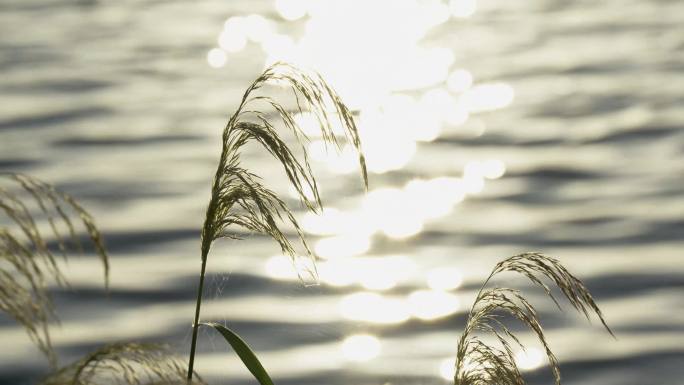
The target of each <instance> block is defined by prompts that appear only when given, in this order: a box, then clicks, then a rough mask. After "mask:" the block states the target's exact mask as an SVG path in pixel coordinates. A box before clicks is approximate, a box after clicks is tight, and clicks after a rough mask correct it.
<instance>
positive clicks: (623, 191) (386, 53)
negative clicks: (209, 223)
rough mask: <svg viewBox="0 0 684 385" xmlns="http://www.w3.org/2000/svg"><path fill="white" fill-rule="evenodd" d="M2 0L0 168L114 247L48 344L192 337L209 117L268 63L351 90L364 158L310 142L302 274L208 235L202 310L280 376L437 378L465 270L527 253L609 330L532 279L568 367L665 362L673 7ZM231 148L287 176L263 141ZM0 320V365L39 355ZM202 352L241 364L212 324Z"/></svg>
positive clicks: (251, 246)
mask: <svg viewBox="0 0 684 385" xmlns="http://www.w3.org/2000/svg"><path fill="white" fill-rule="evenodd" d="M0 6H1V11H0V36H1V38H0V68H1V70H2V72H1V73H2V76H0V89H1V90H2V92H1V93H0V150H1V152H0V169H1V170H16V171H21V172H26V173H30V174H33V175H36V176H38V177H41V178H43V179H45V180H47V181H50V182H53V183H56V184H57V185H58V186H59V187H60V188H62V189H63V190H65V191H67V192H69V193H71V194H73V195H74V196H76V197H78V198H79V199H80V200H81V201H82V202H83V204H84V205H85V206H86V207H87V208H89V209H90V211H91V212H92V213H93V214H94V215H95V217H96V218H97V219H98V223H99V224H100V226H101V228H102V229H103V232H104V234H105V236H106V239H107V245H108V248H109V251H110V253H111V255H112V258H113V261H112V278H111V282H112V290H111V292H110V293H109V294H108V295H107V294H105V293H104V292H103V291H102V289H101V282H100V281H101V271H100V267H99V266H98V265H97V262H96V260H95V259H94V258H90V257H88V256H85V257H83V258H74V259H72V260H71V262H70V263H69V265H68V267H67V270H68V276H69V277H70V278H71V282H72V286H73V287H72V289H69V290H58V291H56V302H57V307H58V310H59V314H60V316H61V320H62V324H61V326H58V327H55V328H54V332H53V334H54V340H55V343H56V345H57V346H58V351H59V354H60V356H61V357H62V362H67V361H70V360H72V359H74V358H75V357H77V356H79V355H81V354H83V353H84V352H86V351H89V350H91V349H93V348H94V347H96V346H98V345H100V344H102V343H106V342H112V341H119V340H144V341H166V342H169V343H171V344H172V345H173V346H174V347H176V348H177V349H178V350H179V351H181V352H183V353H185V352H186V351H187V348H188V346H189V341H190V322H191V317H192V312H193V305H194V304H193V301H194V293H195V285H196V280H197V277H196V274H197V271H198V270H199V244H198V243H199V242H198V238H199V230H198V229H199V227H200V225H201V221H202V219H203V218H202V216H203V210H204V208H205V205H206V203H207V200H208V190H209V183H210V180H211V177H212V175H213V173H214V167H215V164H216V162H217V159H218V155H219V154H218V152H219V146H220V144H219V134H220V130H221V128H222V127H223V125H224V124H225V121H226V119H227V117H228V116H229V114H230V113H231V111H232V110H233V109H234V108H235V107H236V105H237V103H238V101H239V98H240V96H241V93H242V91H243V90H244V88H246V87H247V85H248V84H249V83H250V82H251V80H252V79H253V78H255V77H256V76H257V75H258V74H259V73H260V71H261V70H262V69H263V68H264V66H265V65H266V64H267V63H269V62H272V61H274V60H278V59H284V60H289V61H295V62H298V63H301V64H303V65H307V66H310V67H314V68H316V69H318V70H319V71H321V72H322V73H323V74H324V75H325V77H326V78H328V79H329V80H330V81H331V82H332V83H333V84H334V85H335V87H336V88H337V89H338V90H339V91H340V93H341V94H342V95H343V97H344V98H345V100H346V101H347V102H348V103H349V104H350V105H351V106H352V107H353V108H354V109H355V110H356V111H357V112H358V120H359V124H360V126H361V129H362V130H363V139H364V146H365V148H366V151H367V153H368V159H369V168H370V171H371V175H370V188H369V192H368V194H364V193H363V188H362V185H361V181H360V178H359V177H358V176H357V175H355V173H356V169H355V168H354V165H353V156H352V154H350V153H349V150H343V151H342V153H341V154H339V155H335V154H334V153H333V154H326V153H325V152H324V151H322V150H321V145H320V143H319V142H318V141H316V139H315V138H314V140H313V142H312V143H311V145H310V150H311V151H312V156H313V158H314V160H315V164H314V166H315V167H316V169H317V174H318V175H320V181H321V186H322V193H323V199H324V202H325V204H326V206H327V207H329V209H328V210H327V211H326V212H325V213H324V215H322V216H321V217H315V216H311V215H307V214H305V213H304V212H301V213H300V214H301V216H300V217H301V219H302V224H303V225H304V227H305V229H306V230H307V232H308V233H310V237H311V240H312V244H313V245H314V246H315V248H316V251H317V253H318V254H319V255H320V256H321V257H323V258H324V259H323V260H322V261H321V263H320V264H319V266H318V269H319V273H320V280H321V285H319V286H313V287H305V286H304V285H302V284H301V283H300V282H298V281H297V279H296V272H295V270H294V269H293V268H292V265H291V264H290V263H289V261H287V260H285V259H284V258H283V257H282V256H278V249H277V247H276V245H275V244H273V243H272V242H269V241H267V240H266V239H265V238H262V237H259V236H252V237H249V238H248V239H247V240H244V241H239V242H237V241H235V242H233V241H230V242H228V241H226V242H221V243H219V244H218V245H216V246H215V248H214V250H213V253H212V255H211V258H210V262H209V271H210V272H211V274H210V278H209V282H210V287H209V289H208V290H207V292H206V298H207V301H208V302H206V304H205V305H204V307H203V317H204V318H205V319H206V320H209V319H211V320H217V321H225V322H227V323H228V324H229V325H231V326H233V327H234V328H235V329H236V330H237V331H238V332H239V333H241V334H242V335H243V337H244V338H245V339H246V340H247V341H249V343H250V344H251V345H252V347H253V348H254V349H255V350H256V351H257V352H258V353H259V356H260V357H261V358H262V361H263V363H264V365H265V366H266V367H267V368H268V369H269V371H270V372H271V374H272V376H273V377H274V378H275V379H276V381H277V382H278V383H279V384H288V383H290V384H295V383H296V384H300V385H301V384H307V383H311V384H323V383H326V384H385V383H391V384H424V383H427V384H446V383H448V381H447V380H445V379H444V378H443V377H447V378H448V377H449V375H450V374H449V370H450V367H451V357H453V356H454V353H455V346H456V342H457V338H458V335H459V333H460V332H461V328H462V325H463V323H464V311H465V310H464V309H465V308H466V307H467V306H469V304H470V301H472V299H473V296H474V291H475V289H476V288H477V287H478V284H479V283H480V282H481V281H482V280H483V279H484V277H485V276H486V274H487V272H488V270H489V269H490V268H491V267H492V266H493V265H494V263H495V262H496V261H497V260H499V259H500V258H502V257H505V256H508V255H512V254H516V253H519V252H522V251H527V250H538V251H543V252H545V253H548V254H551V255H554V256H558V257H559V258H560V259H561V260H562V261H563V262H564V263H565V264H566V265H567V266H568V267H569V268H570V269H571V270H572V271H574V272H576V273H577V274H578V275H579V276H580V277H582V278H583V279H584V280H585V282H586V283H587V285H588V287H589V288H590V289H591V290H592V292H593V293H594V294H595V297H596V298H597V300H598V302H599V304H600V305H601V307H602V309H603V310H604V312H605V314H606V317H607V319H608V322H609V323H610V325H611V326H612V327H613V328H614V331H615V332H616V335H617V337H618V339H617V341H615V340H612V339H611V338H610V337H609V336H607V335H606V334H605V333H604V332H603V331H602V330H601V329H600V328H599V327H598V326H597V325H596V324H595V323H594V324H593V325H589V324H587V323H586V322H585V321H584V320H583V319H582V318H581V317H580V316H578V315H575V314H573V313H570V312H567V313H558V312H557V311H555V309H554V307H553V306H552V304H551V303H549V302H548V301H544V300H543V299H542V298H541V293H538V292H536V291H533V292H532V293H533V294H532V297H533V299H535V304H538V305H539V309H540V312H541V313H542V318H543V323H544V325H545V327H546V330H547V332H548V335H549V340H550V342H551V345H552V347H553V348H554V350H555V351H556V352H557V355H558V357H559V358H560V360H561V365H562V370H563V373H564V383H566V384H602V385H605V384H620V385H628V384H639V385H642V384H653V385H655V384H668V385H672V384H684V380H682V379H681V378H682V377H683V376H684V369H682V365H681V363H682V362H683V360H684V350H682V345H683V344H684V330H683V326H682V325H684V312H683V311H682V308H683V306H684V296H682V287H683V286H684V263H683V262H682V255H681V246H682V238H683V237H682V235H683V234H684V221H683V219H682V218H683V215H684V200H682V198H681V195H682V193H683V192H684V183H683V182H682V175H684V162H682V158H683V156H684V133H683V132H682V126H683V125H684V112H683V111H684V76H683V75H682V74H683V73H684V55H682V52H684V3H683V2H681V1H676V0H654V1H630V0H619V1H618V0H610V1H602V2H590V1H574V2H569V1H560V0H557V1H552V0H528V1H503V0H481V1H479V2H477V3H476V4H475V2H474V1H467V0H460V1H459V0H455V1H452V2H451V4H448V3H446V2H439V1H422V2H415V1H412V0H411V1H409V0H401V1H364V2H361V1H344V2H342V1H334V2H323V1H320V2H313V3H312V2H298V1H278V2H275V3H274V2H272V1H231V2H227V1H199V2H194V3H188V2H180V1H165V2H161V1H156V2H152V1H150V2H133V1H120V2H104V1H102V2H98V1H85V0H83V1H76V0H73V1H69V0H62V1H33V0H21V1H8V0H4V1H3V2H2V4H1V5H0ZM307 12H308V13H307ZM249 15H252V16H250V17H248V18H246V16H249ZM253 15H260V16H261V17H258V16H253ZM224 23H225V24H224ZM300 118H301V121H302V124H304V125H305V126H306V125H307V124H309V123H308V122H310V119H309V118H308V117H307V116H306V115H303V116H301V117H300ZM307 119H309V120H307ZM246 159H247V162H248V163H249V164H250V165H251V166H253V167H254V168H255V169H257V170H258V171H259V172H260V173H262V175H263V176H264V177H265V179H266V180H267V181H269V183H270V184H271V186H272V187H273V188H274V189H275V190H276V191H278V192H280V193H282V194H284V195H285V196H288V194H290V192H289V191H288V190H287V188H286V184H285V183H284V180H283V176H282V175H280V173H279V170H278V169H277V168H275V167H272V164H273V163H272V161H271V160H270V159H269V158H267V156H266V155H264V154H263V153H260V152H258V151H253V152H249V153H248V154H246ZM417 197H421V198H422V199H417ZM501 283H505V284H509V285H518V286H520V285H524V282H523V281H521V280H516V279H515V277H510V279H509V280H504V281H503V282H501ZM537 299H538V301H537ZM526 337H531V336H530V335H526ZM526 339H528V338H526ZM0 341H2V342H1V346H2V349H0V381H2V383H7V384H24V383H27V384H28V383H33V382H34V381H35V380H36V379H37V378H39V377H40V376H41V375H43V374H44V373H45V372H46V370H47V368H46V365H45V362H44V359H43V358H42V357H41V356H40V355H39V353H38V352H37V350H36V349H35V348H33V346H32V345H31V344H30V343H29V341H28V338H27V337H26V335H25V334H24V332H23V331H22V330H21V329H19V328H17V327H15V326H14V324H12V323H11V322H9V321H8V320H5V319H3V320H2V323H0ZM540 362H541V361H540V357H538V351H537V350H534V349H532V350H531V351H530V352H529V353H528V357H521V359H520V364H521V366H522V367H525V368H527V370H528V371H527V374H528V377H529V379H530V383H531V384H542V383H550V374H549V373H548V368H546V367H544V366H543V365H542V366H541V367H540ZM198 371H199V372H200V373H204V374H205V377H208V378H210V379H213V380H214V382H215V383H221V382H225V381H229V382H231V383H245V384H246V383H251V382H250V381H252V380H251V379H250V377H249V373H248V372H247V371H246V370H245V369H244V368H242V367H241V366H240V365H239V362H238V361H237V359H236V358H235V357H234V356H233V355H232V354H231V353H229V352H228V350H227V347H226V346H225V345H224V343H223V342H222V341H221V340H219V339H218V338H217V337H216V336H214V335H210V334H208V333H203V335H202V336H201V341H200V356H199V358H198ZM226 379H227V380H226Z"/></svg>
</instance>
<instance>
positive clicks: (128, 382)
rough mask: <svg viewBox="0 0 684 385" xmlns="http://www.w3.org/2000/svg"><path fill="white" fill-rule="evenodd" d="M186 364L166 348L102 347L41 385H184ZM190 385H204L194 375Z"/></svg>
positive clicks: (130, 345) (132, 344)
mask: <svg viewBox="0 0 684 385" xmlns="http://www.w3.org/2000/svg"><path fill="white" fill-rule="evenodd" d="M186 384H188V382H187V378H186V375H185V363H184V362H183V360H182V359H180V358H179V357H178V356H176V355H174V354H173V353H171V351H170V350H169V349H168V347H167V346H165V345H159V344H141V343H116V344H110V345H105V346H103V347H101V348H99V349H97V350H96V351H94V352H92V353H90V354H88V355H87V356H85V357H84V358H82V359H81V360H79V361H76V362H74V363H73V364H70V365H68V366H65V367H63V368H61V369H60V370H58V371H56V372H54V373H53V374H51V375H50V376H49V377H47V378H46V379H45V380H43V381H42V382H41V385H186ZM191 384H192V385H205V382H204V381H203V380H202V379H201V378H199V376H197V373H195V379H194V380H193V381H192V382H191Z"/></svg>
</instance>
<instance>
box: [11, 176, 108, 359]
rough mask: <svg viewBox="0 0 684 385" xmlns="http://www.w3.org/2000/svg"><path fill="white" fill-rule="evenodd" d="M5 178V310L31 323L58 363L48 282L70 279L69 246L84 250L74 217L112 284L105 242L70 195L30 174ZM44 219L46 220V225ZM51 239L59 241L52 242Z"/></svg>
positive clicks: (43, 346) (27, 326) (40, 344)
mask: <svg viewBox="0 0 684 385" xmlns="http://www.w3.org/2000/svg"><path fill="white" fill-rule="evenodd" d="M0 181H1V182H3V183H2V184H0V214H4V215H0V294H2V295H0V310H2V311H3V312H5V313H7V314H8V315H9V316H10V317H12V318H14V319H15V320H16V321H17V322H18V323H19V324H20V325H22V326H23V327H24V329H26V332H27V333H28V335H29V337H30V338H31V340H32V341H33V342H34V343H35V344H36V346H37V347H38V348H39V349H40V350H41V351H42V352H43V353H44V354H45V355H46V356H47V358H48V360H49V362H50V364H51V365H52V367H56V364H57V359H56V356H55V353H54V350H53V347H52V343H51V340H50V332H49V328H48V324H49V322H50V321H52V320H55V319H56V315H55V311H54V306H53V303H52V300H51V298H50V294H49V292H48V287H49V284H50V283H51V281H54V282H56V283H57V284H58V285H62V286H64V285H67V281H66V279H65V278H64V276H63V274H62V272H61V270H60V267H59V263H58V256H59V255H61V257H62V258H64V259H66V258H67V252H68V251H69V250H73V249H76V250H80V251H82V250H83V248H82V244H81V240H80V236H79V234H78V233H77V231H76V227H75V223H74V220H73V219H72V217H74V216H76V217H77V218H78V222H80V224H81V225H82V226H83V227H84V229H85V231H86V233H87V235H88V237H89V239H90V243H92V246H93V248H94V249H95V252H96V254H97V255H98V256H99V257H100V259H101V260H102V264H103V265H104V277H105V286H107V282H108V275H109V261H108V257H107V253H106V251H105V248H104V242H103V240H102V237H101V235H100V232H99V231H98V229H97V227H96V226H95V223H94V221H93V219H92V217H91V216H90V214H88V212H87V211H85V210H84V209H83V208H82V207H81V206H80V205H79V204H78V203H77V202H76V201H75V200H74V199H73V198H72V197H71V196H69V195H67V194H65V193H63V192H61V191H59V190H57V189H55V188H54V187H53V186H52V185H49V184H47V183H45V182H42V181H40V180H38V179H36V178H33V177H30V176H28V175H23V174H18V173H7V172H3V173H0ZM39 217H40V218H39ZM39 219H42V220H43V221H44V222H47V226H43V228H41V221H40V220H39ZM45 227H48V229H47V230H46V229H45ZM44 232H47V233H48V235H49V236H50V237H51V238H45V236H44V234H43V233H44ZM49 241H53V242H54V243H56V245H55V246H54V247H51V246H50V245H49ZM54 249H57V250H54Z"/></svg>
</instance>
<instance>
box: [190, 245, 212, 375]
mask: <svg viewBox="0 0 684 385" xmlns="http://www.w3.org/2000/svg"><path fill="white" fill-rule="evenodd" d="M206 268H207V255H206V253H202V272H201V273H200V280H199V287H198V288H197V304H196V305H195V321H194V322H193V323H192V344H191V345H190V360H189V361H188V384H190V383H192V373H193V371H194V369H193V368H194V365H195V348H196V347H197V331H198V330H199V316H200V307H201V306H202V291H203V290H204V272H205V270H206Z"/></svg>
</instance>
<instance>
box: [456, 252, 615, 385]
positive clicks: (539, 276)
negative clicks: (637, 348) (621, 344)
mask: <svg viewBox="0 0 684 385" xmlns="http://www.w3.org/2000/svg"><path fill="white" fill-rule="evenodd" d="M504 272H516V273H519V274H522V275H523V276H525V277H527V278H528V279H529V280H530V281H532V283H534V284H535V285H537V286H539V287H541V288H542V289H543V290H544V292H545V293H546V294H547V295H548V296H549V297H550V298H551V299H552V300H553V302H554V303H555V304H556V305H557V306H558V307H559V308H560V303H559V302H558V301H557V299H556V297H555V296H554V294H553V292H552V290H551V287H549V285H548V284H547V283H546V282H544V280H550V281H551V282H553V283H554V284H555V285H556V286H557V287H558V288H559V289H560V292H561V293H562V294H563V296H564V297H565V298H566V299H567V300H568V301H569V302H570V304H571V305H572V306H573V307H574V308H575V309H576V310H577V311H579V312H581V313H582V314H584V315H585V316H586V317H587V319H589V317H590V315H591V313H594V314H595V315H596V316H597V317H598V318H599V320H600V321H601V323H602V324H603V326H604V327H605V329H606V330H607V331H608V332H609V333H610V334H611V335H613V333H612V331H611V330H610V328H609V327H608V325H607V324H606V321H605V320H604V318H603V314H602V313H601V310H600V309H599V308H598V306H597V305H596V302H595V301H594V299H593V298H592V296H591V294H590V293H589V290H588V289H587V288H586V287H585V286H584V284H583V283H582V282H581V281H580V280H579V279H577V278H576V277H575V276H574V275H572V274H571V273H570V272H569V271H568V270H567V269H566V268H565V267H564V266H563V265H561V263H560V262H559V261H558V260H556V259H554V258H551V257H548V256H545V255H543V254H539V253H524V254H520V255H516V256H513V257H509V258H507V259H505V260H503V261H501V262H499V263H498V264H497V265H496V266H495V267H494V270H492V273H491V274H490V275H489V277H488V278H487V279H486V280H485V282H484V284H483V285H482V288H481V289H480V291H479V293H478V294H477V297H476V298H475V302H474V303H473V306H472V308H471V309H470V313H469V315H468V321H467V323H466V327H465V330H464V331H463V334H462V336H461V338H460V339H459V342H458V349H457V354H456V371H455V375H454V383H455V384H456V385H493V384H496V385H524V384H525V381H524V379H523V377H522V374H521V373H520V370H519V368H518V366H517V364H516V361H515V355H514V353H513V346H519V347H520V348H521V349H523V350H524V349H525V347H524V346H523V344H522V343H521V341H520V340H519V338H518V337H517V336H516V335H515V334H514V333H513V331H512V330H511V329H510V328H509V327H508V326H507V325H506V324H505V323H504V321H505V317H508V318H513V319H517V320H518V321H520V322H521V323H522V324H524V325H525V326H526V327H528V328H529V329H530V330H531V331H532V332H533V333H534V334H535V335H536V337H537V339H538V340H539V341H540V343H541V344H542V346H543V348H544V350H545V352H546V356H547V358H548V361H549V364H550V366H551V370H552V372H553V376H554V379H555V382H556V385H560V383H561V382H560V381H561V380H560V368H559V364H558V360H557V359H556V356H555V355H554V354H553V352H552V351H551V348H550V347H549V344H548V342H547V340H546V336H545V335H544V330H543V329H542V326H541V323H540V321H539V315H538V313H537V311H536V309H535V308H534V306H532V304H531V303H530V302H529V301H528V300H527V299H526V298H525V297H524V296H523V295H522V293H521V292H520V291H518V290H515V289H509V288H501V287H494V288H487V287H486V286H487V284H488V283H489V281H490V280H491V279H492V277H494V276H495V275H497V274H500V273H504ZM481 334H485V335H490V336H493V337H494V339H495V340H496V341H498V346H495V345H491V344H487V343H485V342H484V341H483V340H482V338H481Z"/></svg>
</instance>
